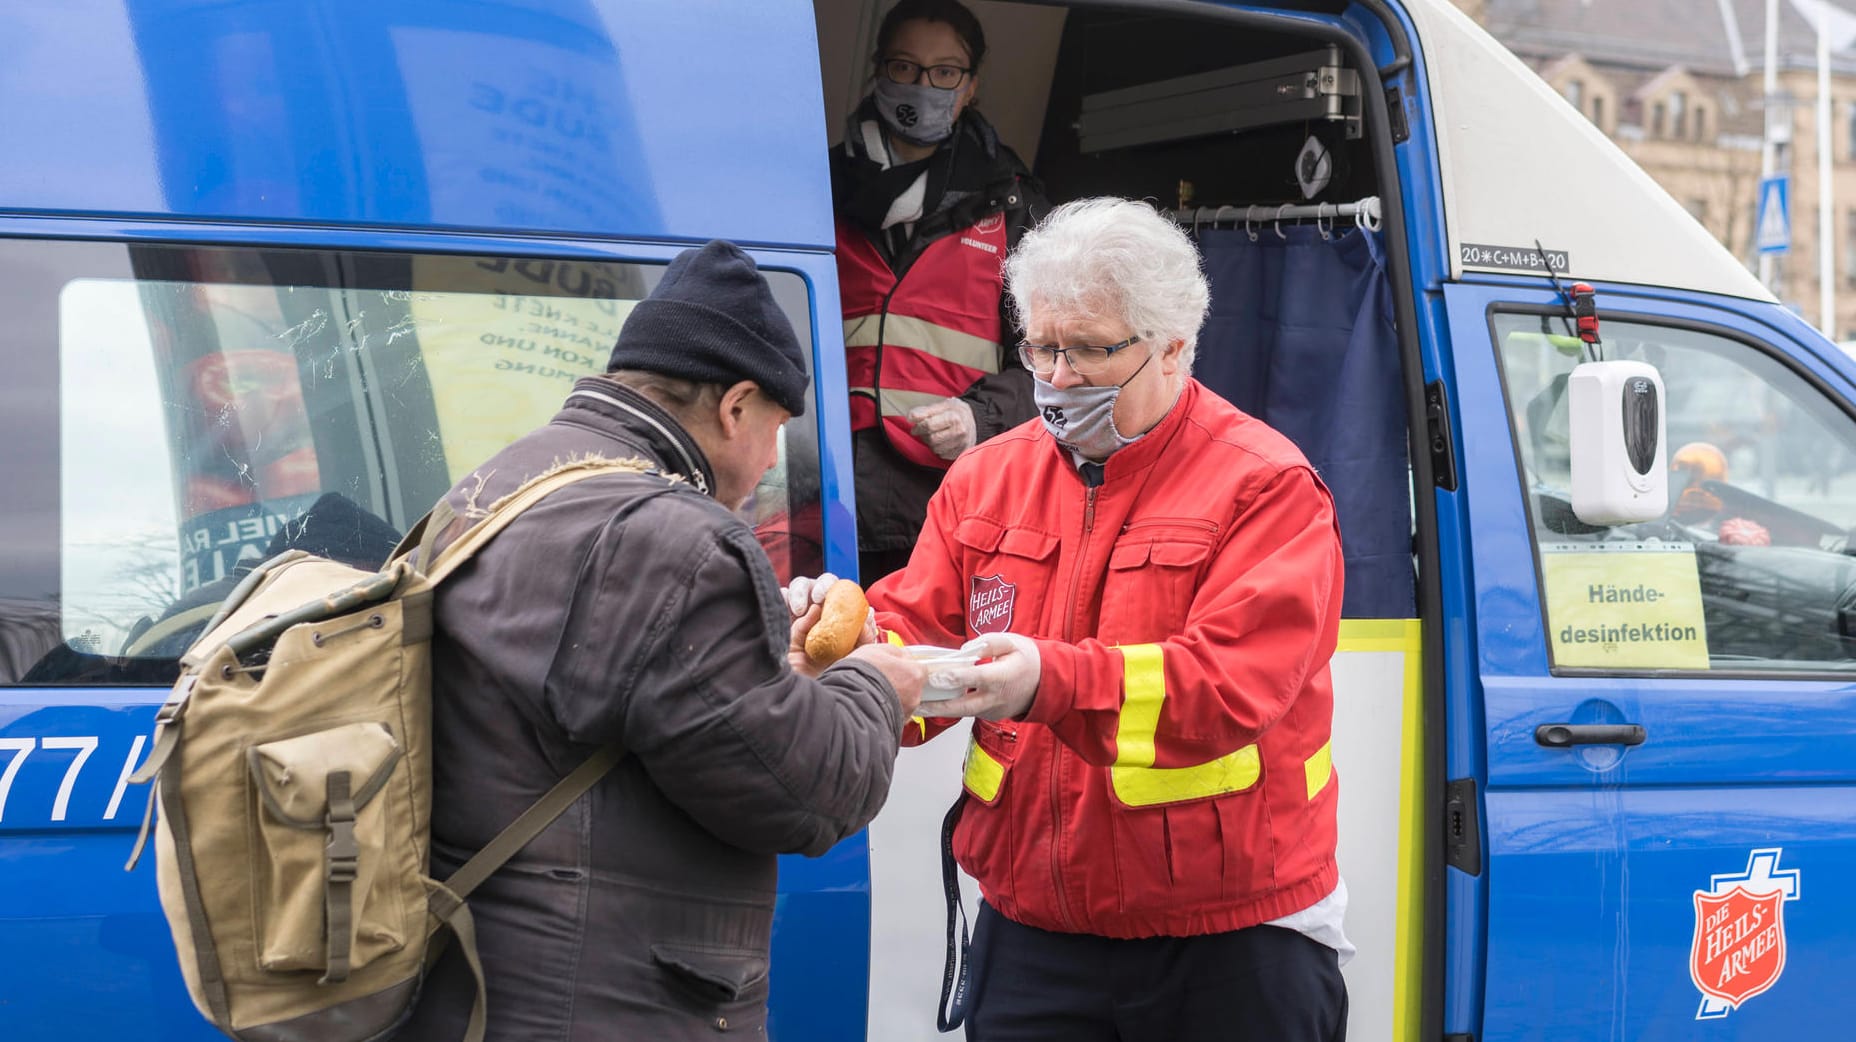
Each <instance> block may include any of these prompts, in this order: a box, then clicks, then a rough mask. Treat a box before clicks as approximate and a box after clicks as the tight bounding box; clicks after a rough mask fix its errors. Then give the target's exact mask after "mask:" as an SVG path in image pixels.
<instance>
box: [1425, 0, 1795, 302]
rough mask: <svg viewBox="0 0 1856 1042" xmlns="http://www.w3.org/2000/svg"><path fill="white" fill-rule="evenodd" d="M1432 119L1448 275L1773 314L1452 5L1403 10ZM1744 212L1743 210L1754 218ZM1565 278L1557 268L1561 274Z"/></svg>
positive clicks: (1673, 211)
mask: <svg viewBox="0 0 1856 1042" xmlns="http://www.w3.org/2000/svg"><path fill="white" fill-rule="evenodd" d="M1398 2H1399V3H1400V5H1401V6H1402V7H1403V8H1404V9H1405V10H1406V12H1407V13H1409V14H1410V15H1411V19H1412V21H1413V22H1414V23H1416V26H1417V32H1418V41H1419V43H1418V46H1420V47H1421V48H1422V51H1423V56H1424V62H1425V67H1426V71H1427V74H1428V76H1429V84H1430V102H1431V111H1432V112H1433V113H1434V115H1435V117H1436V134H1437V149H1438V154H1439V155H1438V158H1439V160H1440V162H1441V166H1442V170H1443V176H1442V180H1443V185H1442V187H1443V200H1444V224H1445V229H1446V233H1447V242H1448V247H1449V257H1450V274H1451V277H1453V278H1461V277H1462V276H1463V274H1464V273H1465V272H1477V271H1499V272H1511V273H1512V272H1522V271H1528V270H1531V271H1533V272H1536V273H1538V272H1539V271H1540V268H1539V265H1538V260H1537V258H1536V257H1535V256H1534V255H1533V254H1534V242H1535V240H1539V241H1540V243H1541V245H1543V246H1545V247H1546V249H1547V250H1548V251H1549V253H1550V254H1564V255H1565V256H1566V258H1567V263H1568V265H1569V268H1570V270H1569V271H1568V272H1561V274H1570V275H1571V276H1573V277H1575V278H1581V279H1589V280H1594V281H1596V280H1606V281H1613V282H1628V283H1638V284H1643V285H1656V286H1672V287H1677V288H1681V289H1691V290H1701V291H1704V292H1709V293H1723V294H1727V295H1729V296H1735V297H1746V298H1749V299H1753V300H1775V299H1776V298H1774V297H1773V295H1772V293H1771V292H1770V291H1769V290H1767V289H1766V287H1765V286H1764V285H1762V284H1761V283H1760V281H1759V280H1758V279H1757V278H1755V277H1754V276H1753V274H1752V272H1750V271H1748V270H1747V268H1746V266H1745V265H1744V264H1742V263H1741V262H1740V261H1739V260H1738V259H1737V258H1735V257H1734V255H1733V254H1732V253H1730V252H1728V250H1727V249H1726V247H1724V246H1722V245H1721V243H1720V241H1719V240H1717V239H1715V238H1714V236H1713V235H1712V234H1710V233H1709V232H1708V230H1707V229H1706V228H1704V227H1702V225H1701V223H1700V222H1698V221H1696V220H1695V218H1694V217H1692V216H1691V215H1690V214H1689V213H1688V211H1687V210H1685V209H1683V208H1682V206H1681V204H1680V203H1678V202H1676V201H1675V199H1674V198H1672V197H1671V196H1670V195H1669V193H1668V192H1666V191H1664V190H1663V189H1662V187H1661V186H1660V185H1658V184H1657V183H1656V182H1655V181H1653V180H1651V178H1650V176H1649V175H1648V174H1646V173H1644V172H1643V170H1642V169H1641V168H1640V167H1638V166H1637V164H1636V163H1634V162H1633V161H1632V160H1631V159H1630V158H1629V157H1628V156H1626V155H1625V154H1624V153H1623V152H1622V151H1621V150H1620V149H1619V148H1618V147H1617V146H1616V145H1615V144H1613V143H1612V142H1611V140H1610V139H1609V138H1607V137H1605V135H1604V134H1603V133H1602V132H1600V131H1599V129H1598V128H1597V127H1595V126H1593V125H1592V123H1591V122H1590V121H1589V120H1587V119H1586V118H1585V117H1584V116H1583V115H1581V114H1580V113H1579V111H1578V110H1577V109H1575V108H1573V107H1572V106H1571V105H1569V104H1568V103H1567V102H1566V101H1565V99H1563V98H1561V97H1560V96H1559V95H1558V94H1557V93H1555V92H1554V91H1553V89H1552V88H1551V87H1549V86H1547V84H1546V82H1545V81H1543V80H1542V79H1540V77H1539V76H1537V75H1535V73H1534V72H1533V70H1531V69H1529V68H1528V67H1527V66H1526V65H1525V64H1524V63H1522V61H1521V60H1520V59H1518V58H1516V57H1515V56H1514V55H1513V54H1512V53H1510V52H1509V51H1508V49H1507V48H1506V47H1503V46H1502V45H1501V43H1500V42H1498V41H1497V40H1496V39H1495V38H1494V37H1492V36H1490V35H1489V34H1488V33H1487V32H1485V31H1483V29H1482V28H1481V27H1480V26H1478V25H1476V23H1475V22H1473V21H1471V20H1470V19H1469V18H1468V17H1467V16H1465V15H1464V14H1463V13H1462V12H1460V11H1458V10H1457V9H1456V7H1455V6H1453V5H1452V4H1451V3H1450V2H1449V0H1398ZM1752 202H1753V201H1752V200H1750V199H1749V200H1747V201H1746V203H1747V205H1749V206H1751V205H1752ZM1556 267H1557V263H1556Z"/></svg>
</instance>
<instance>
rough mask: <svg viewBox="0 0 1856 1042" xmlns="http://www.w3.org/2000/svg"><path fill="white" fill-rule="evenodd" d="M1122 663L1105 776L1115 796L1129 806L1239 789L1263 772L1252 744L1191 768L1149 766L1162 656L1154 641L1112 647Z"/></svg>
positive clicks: (1161, 696) (1162, 700)
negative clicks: (1115, 725) (1110, 755)
mask: <svg viewBox="0 0 1856 1042" xmlns="http://www.w3.org/2000/svg"><path fill="white" fill-rule="evenodd" d="M1117 650H1118V651H1120V652H1121V657H1122V659H1123V663H1122V682H1121V687H1122V703H1121V724H1120V727H1119V729H1118V730H1117V731H1116V733H1115V764H1114V766H1112V767H1110V768H1109V779H1110V781H1111V783H1112V784H1113V785H1114V788H1115V797H1116V798H1117V799H1119V800H1120V801H1121V802H1122V803H1123V804H1125V805H1127V806H1130V807H1151V806H1154V805H1156V804H1160V803H1178V802H1180V801H1182V800H1196V799H1203V798H1205V797H1207V796H1222V795H1224V794H1225V793H1229V792H1242V791H1243V790H1245V789H1248V788H1250V787H1251V786H1252V785H1255V784H1256V783H1257V779H1258V778H1259V777H1261V776H1262V774H1263V760H1262V757H1261V755H1260V754H1259V753H1258V751H1257V747H1256V745H1255V744H1254V743H1253V744H1251V745H1246V746H1244V747H1243V748H1242V749H1239V750H1237V751H1236V752H1234V753H1229V754H1227V755H1224V756H1220V757H1218V758H1217V759H1216V760H1213V761H1211V762H1210V763H1202V764H1199V765H1198V766H1196V767H1155V766H1154V733H1155V731H1156V730H1158V728H1159V726H1160V709H1161V707H1162V706H1163V705H1165V704H1166V654H1165V652H1164V651H1163V650H1162V648H1161V647H1160V645H1158V644H1131V645H1128V646H1126V647H1123V648H1118V649H1117Z"/></svg>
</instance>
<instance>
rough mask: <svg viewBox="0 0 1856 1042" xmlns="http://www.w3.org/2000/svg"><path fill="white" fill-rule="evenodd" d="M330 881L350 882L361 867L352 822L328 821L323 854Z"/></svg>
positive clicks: (359, 848) (359, 849)
mask: <svg viewBox="0 0 1856 1042" xmlns="http://www.w3.org/2000/svg"><path fill="white" fill-rule="evenodd" d="M323 860H324V861H326V862H327V864H328V880H329V882H331V883H352V882H354V877H355V876H356V875H357V874H358V873H359V870H360V867H361V847H360V845H359V844H357V843H356V842H355V841H354V822H352V821H339V822H334V821H332V822H330V823H329V845H328V847H327V848H326V851H325V854H324V858H323Z"/></svg>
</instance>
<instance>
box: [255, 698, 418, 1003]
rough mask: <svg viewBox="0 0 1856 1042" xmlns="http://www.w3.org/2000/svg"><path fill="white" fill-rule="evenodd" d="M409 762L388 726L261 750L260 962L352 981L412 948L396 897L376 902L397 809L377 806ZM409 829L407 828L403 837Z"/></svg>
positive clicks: (346, 729) (339, 731) (344, 730)
mask: <svg viewBox="0 0 1856 1042" xmlns="http://www.w3.org/2000/svg"><path fill="white" fill-rule="evenodd" d="M399 759H400V744H399V742H398V741H396V740H395V739H394V737H393V732H391V731H390V730H388V729H387V727H386V725H385V724H379V723H372V722H367V723H352V724H342V725H340V726H337V727H331V728H328V729H326V730H321V731H315V732H312V733H310V734H305V735H298V736H296V737H293V738H285V739H280V740H277V741H272V742H265V743H263V744H262V745H256V746H253V747H252V748H251V750H250V753H249V761H250V768H251V778H252V782H253V785H254V787H255V788H256V790H257V796H258V799H257V804H258V806H257V808H256V810H255V820H256V825H257V836H256V837H255V844H254V847H253V851H252V853H253V864H252V866H251V871H252V896H253V898H254V899H255V900H256V901H257V902H258V907H257V909H256V916H255V918H256V921H257V928H258V964H259V965H260V966H262V967H263V968H264V969H267V970H320V971H322V973H323V977H322V980H323V983H333V982H336V981H341V980H345V979H346V978H347V976H348V974H349V973H350V972H351V971H353V970H357V969H360V968H361V967H363V966H365V965H367V964H368V963H369V962H371V961H373V960H374V959H375V958H377V957H379V956H381V955H384V954H386V953H388V952H392V951H397V950H399V949H400V948H402V947H404V946H405V941H406V938H405V937H404V936H403V932H402V924H403V923H404V922H405V916H404V915H403V914H401V910H400V909H398V908H390V907H385V906H386V905H387V904H389V903H393V902H396V901H397V897H396V896H395V895H394V894H393V893H392V892H391V891H390V890H385V889H384V888H383V893H382V894H381V895H380V896H379V897H377V898H375V899H372V900H370V897H371V896H372V895H371V891H372V889H373V883H374V879H375V877H376V876H377V875H378V873H379V872H380V870H381V868H382V866H383V863H384V861H385V859H386V856H387V852H386V849H385V848H386V837H387V836H388V835H389V834H392V832H393V830H392V829H391V828H390V827H389V825H390V824H391V823H390V822H389V821H388V820H387V818H388V812H389V810H391V809H392V807H393V806H394V804H395V801H393V800H390V799H376V798H375V797H376V796H379V795H380V793H381V791H382V790H383V789H384V788H385V787H386V783H387V779H388V778H389V777H391V776H392V774H393V768H394V765H395V764H397V763H398V762H399ZM404 828H405V826H404V825H403V824H402V825H401V832H402V833H403V832H404Z"/></svg>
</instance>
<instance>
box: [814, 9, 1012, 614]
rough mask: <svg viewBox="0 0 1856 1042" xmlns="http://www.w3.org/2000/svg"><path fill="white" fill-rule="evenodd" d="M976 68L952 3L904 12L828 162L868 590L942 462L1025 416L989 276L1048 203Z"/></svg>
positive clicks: (899, 552)
mask: <svg viewBox="0 0 1856 1042" xmlns="http://www.w3.org/2000/svg"><path fill="white" fill-rule="evenodd" d="M985 54H986V35H985V33H984V32H983V31H982V30H981V28H980V22H979V19H977V18H975V17H974V16H973V13H972V12H971V11H969V10H967V8H966V7H964V6H962V5H961V4H960V3H958V2H957V0H902V2H901V3H899V4H897V5H896V6H895V7H894V8H892V9H891V10H890V12H889V14H888V15H887V16H885V17H884V19H883V23H882V25H881V27H880V28H879V29H878V31H877V48H876V53H875V54H874V56H873V58H874V62H875V68H874V70H873V72H874V75H873V77H872V80H871V83H872V89H871V92H870V95H869V96H868V97H866V98H865V99H864V101H863V103H862V104H861V105H859V106H858V108H857V110H856V112H854V113H853V114H852V116H851V120H850V125H849V127H848V128H846V133H845V139H844V144H843V146H842V147H841V148H839V149H837V150H836V151H835V152H834V153H833V155H832V166H831V180H832V197H833V204H834V207H835V208H836V211H837V249H838V283H839V291H840V294H841V296H842V298H843V304H844V343H845V350H846V364H847V367H848V370H849V377H850V386H851V428H852V430H853V432H854V433H853V435H852V438H853V441H852V444H853V452H854V456H855V467H856V478H857V537H858V548H859V551H860V554H861V568H862V573H861V574H862V577H863V580H864V582H866V583H869V582H872V581H874V580H876V579H877V578H880V577H881V576H883V575H886V574H888V573H889V572H891V571H894V570H895V569H897V568H899V567H901V566H902V565H903V563H905V562H906V561H907V560H908V555H909V547H910V546H912V545H913V544H914V542H915V534H916V532H917V531H919V530H920V528H921V524H922V516H923V514H924V513H925V512H926V510H927V505H928V497H929V496H930V495H932V494H933V492H934V490H935V488H936V487H937V486H938V485H939V484H940V483H941V476H942V474H943V473H944V472H945V471H946V470H947V466H948V463H949V462H950V461H951V460H953V459H954V457H956V456H958V455H960V454H961V453H962V452H963V451H965V450H966V449H968V448H971V447H972V446H973V444H974V443H975V442H976V441H984V440H986V439H987V438H989V437H991V436H993V435H995V434H998V433H999V432H1000V431H1003V430H1005V429H1007V428H1009V427H1013V426H1016V425H1017V424H1019V423H1022V422H1024V421H1025V420H1028V419H1030V418H1031V416H1032V415H1033V408H1032V403H1031V379H1030V377H1029V376H1028V375H1027V374H1026V373H1025V371H1024V369H1023V368H1022V367H1020V366H1019V364H1018V358H1017V353H1016V351H1015V350H1014V345H1015V344H1016V342H1017V338H1016V337H1015V336H1013V335H1012V334H1011V325H1010V323H1009V322H1008V321H1007V319H1006V316H1005V313H1004V310H1003V306H1002V301H1003V299H1004V292H1003V285H1004V284H1003V281H1002V278H1001V276H1000V262H1001V261H1002V260H1003V259H1004V258H1005V256H1006V254H1007V252H1008V251H1009V250H1010V249H1011V247H1012V245H1013V244H1014V243H1015V242H1017V239H1018V236H1019V234H1021V233H1022V232H1023V230H1024V229H1025V228H1026V227H1028V226H1029V225H1030V224H1031V223H1033V222H1034V221H1035V219H1036V217H1037V216H1038V215H1039V214H1041V213H1042V212H1043V210H1044V201H1043V197H1042V195H1041V194H1040V192H1039V189H1038V187H1037V185H1036V183H1035V182H1034V181H1033V180H1032V179H1031V175H1030V173H1029V172H1028V171H1027V170H1026V169H1025V165H1024V163H1022V162H1021V161H1020V160H1019V158H1018V156H1017V155H1016V154H1015V153H1013V151H1012V150H1011V149H1010V148H1008V147H1006V146H1005V144H1004V143H1003V142H1001V141H1000V140H999V137H998V135H997V134H996V133H994V132H993V128H992V125H991V124H989V123H987V122H986V120H985V118H984V117H982V116H981V115H980V114H979V112H978V111H977V110H976V109H974V108H973V98H974V93H975V92H976V91H977V90H978V87H979V69H980V61H981V60H982V59H983V58H984V57H985Z"/></svg>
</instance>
